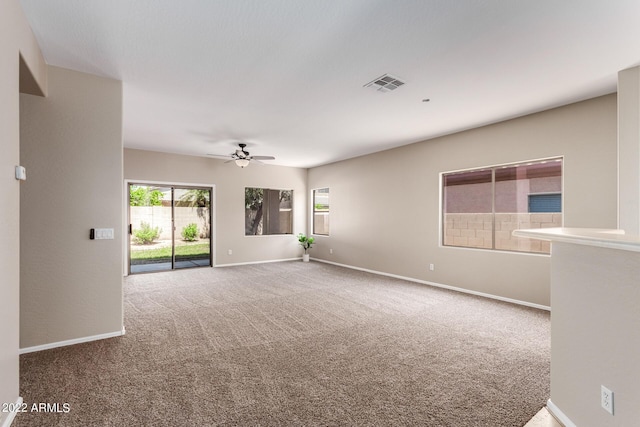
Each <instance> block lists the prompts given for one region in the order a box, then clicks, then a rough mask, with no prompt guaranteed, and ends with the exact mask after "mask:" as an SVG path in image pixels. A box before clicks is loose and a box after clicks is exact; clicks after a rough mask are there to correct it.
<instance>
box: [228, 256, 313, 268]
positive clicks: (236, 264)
mask: <svg viewBox="0 0 640 427" xmlns="http://www.w3.org/2000/svg"><path fill="white" fill-rule="evenodd" d="M301 259H302V257H298V258H285V259H270V260H267V261H248V262H234V263H231V264H216V265H215V267H235V266H238V265H252V264H268V263H271V262H285V261H298V260H301Z"/></svg>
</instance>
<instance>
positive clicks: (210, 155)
mask: <svg viewBox="0 0 640 427" xmlns="http://www.w3.org/2000/svg"><path fill="white" fill-rule="evenodd" d="M207 156H209V157H215V158H216V159H225V160H226V159H230V158H231V156H224V155H220V154H207Z"/></svg>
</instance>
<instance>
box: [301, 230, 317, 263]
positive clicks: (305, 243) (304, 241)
mask: <svg viewBox="0 0 640 427" xmlns="http://www.w3.org/2000/svg"><path fill="white" fill-rule="evenodd" d="M314 240H315V239H314V238H313V237H307V236H306V235H304V234H302V233H300V234H298V242H299V243H300V246H302V248H303V249H304V255H302V261H304V262H309V254H308V253H307V249H311V245H312V244H313V242H314Z"/></svg>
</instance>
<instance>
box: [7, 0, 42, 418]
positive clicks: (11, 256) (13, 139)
mask: <svg viewBox="0 0 640 427" xmlns="http://www.w3.org/2000/svg"><path fill="white" fill-rule="evenodd" d="M20 55H22V56H23V58H24V61H25V65H26V67H23V70H22V71H23V74H24V72H30V73H31V74H32V76H31V77H32V78H33V80H35V82H36V83H37V84H38V86H39V88H40V89H41V92H46V90H47V87H46V83H47V82H46V74H45V71H44V70H45V67H46V64H45V62H44V58H43V57H42V54H41V53H40V49H39V48H38V44H37V43H36V40H35V37H34V36H33V34H32V32H31V29H30V28H29V25H28V24H27V21H26V19H25V17H24V14H23V13H22V9H21V8H20V5H19V2H18V1H17V0H3V1H2V3H1V4H0V152H1V153H2V154H1V155H0V200H2V203H0V236H2V243H1V244H0V271H1V272H2V280H0V403H5V402H6V403H12V402H16V400H17V399H18V386H19V384H18V374H19V368H18V347H19V311H20V310H19V292H20V250H19V248H20V236H19V232H20V213H19V209H18V207H19V206H20V185H21V183H20V182H19V181H16V179H15V178H14V176H15V175H14V168H15V166H16V165H18V164H20V140H19V135H20V123H19V90H20V80H21V79H20V75H19V68H20V67H19V56H20ZM8 416H9V414H7V413H2V412H0V425H3V424H4V422H5V421H6V419H7V418H8Z"/></svg>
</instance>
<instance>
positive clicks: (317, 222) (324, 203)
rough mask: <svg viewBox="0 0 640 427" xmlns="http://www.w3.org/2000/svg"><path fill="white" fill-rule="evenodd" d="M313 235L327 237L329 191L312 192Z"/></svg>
mask: <svg viewBox="0 0 640 427" xmlns="http://www.w3.org/2000/svg"><path fill="white" fill-rule="evenodd" d="M313 234H321V235H324V236H328V235H329V189H328V188H320V189H318V190H313Z"/></svg>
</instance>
